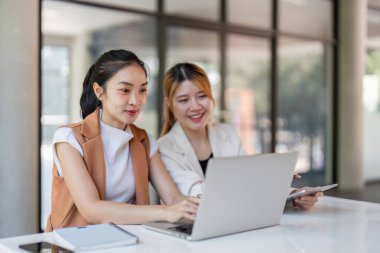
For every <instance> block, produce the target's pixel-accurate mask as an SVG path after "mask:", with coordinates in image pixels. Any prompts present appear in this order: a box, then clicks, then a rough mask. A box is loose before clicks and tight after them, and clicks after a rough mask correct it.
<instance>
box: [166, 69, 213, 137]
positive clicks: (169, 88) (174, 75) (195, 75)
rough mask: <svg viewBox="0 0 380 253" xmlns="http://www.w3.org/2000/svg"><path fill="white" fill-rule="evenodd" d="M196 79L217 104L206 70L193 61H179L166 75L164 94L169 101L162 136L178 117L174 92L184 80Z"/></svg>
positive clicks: (196, 82) (197, 83)
mask: <svg viewBox="0 0 380 253" xmlns="http://www.w3.org/2000/svg"><path fill="white" fill-rule="evenodd" d="M186 80H188V81H195V84H196V85H198V86H199V88H200V89H201V90H202V91H204V93H205V94H206V95H207V97H208V98H210V99H211V101H212V102H213V103H214V104H215V100H214V97H213V96H212V92H211V85H210V81H209V79H208V77H207V74H206V72H205V71H204V70H203V69H202V68H201V67H199V66H198V65H196V64H193V63H188V62H184V63H178V64H176V65H174V66H173V67H172V68H170V69H169V70H168V71H167V72H166V73H165V77H164V96H165V100H166V101H168V105H166V104H165V105H164V122H163V126H162V130H161V136H163V135H165V134H166V133H167V132H169V131H170V129H171V128H172V126H173V125H174V123H175V122H176V119H175V117H174V114H173V99H174V94H175V92H176V90H177V88H178V86H179V85H181V83H183V82H184V81H186Z"/></svg>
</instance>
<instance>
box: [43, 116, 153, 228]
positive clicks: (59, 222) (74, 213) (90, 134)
mask: <svg viewBox="0 0 380 253" xmlns="http://www.w3.org/2000/svg"><path fill="white" fill-rule="evenodd" d="M98 115H99V109H97V110H96V111H95V112H93V113H91V114H90V115H88V116H87V117H86V118H85V119H84V120H83V121H81V122H79V123H76V124H72V125H69V126H68V127H70V128H71V129H72V130H73V133H74V135H75V138H76V139H77V140H78V142H79V144H80V145H81V147H82V149H83V160H84V163H85V165H86V167H87V170H88V173H89V174H90V176H91V178H92V180H93V181H94V183H95V186H96V188H97V190H98V192H99V197H100V199H102V200H103V199H104V195H105V182H106V171H105V170H106V167H105V161H104V150H103V142H102V137H101V135H100V123H99V116H98ZM130 127H131V131H132V134H133V136H134V137H133V138H132V139H131V140H130V141H129V148H130V152H131V158H132V166H133V174H134V179H135V187H136V204H137V205H149V192H148V178H149V175H148V174H149V170H148V164H149V153H150V151H149V150H150V147H149V146H150V145H149V138H148V136H147V134H146V132H145V130H143V129H140V128H138V127H136V126H134V125H132V124H131V125H130ZM125 159H127V157H126V158H125ZM51 200H52V203H51V212H50V216H49V218H48V220H47V226H46V230H45V231H46V232H49V231H52V230H53V229H56V228H61V227H72V226H85V225H88V222H87V221H86V220H85V219H84V218H83V217H82V215H81V214H80V213H79V211H78V209H77V207H76V206H75V203H74V201H73V198H72V197H71V194H70V192H69V190H68V189H67V186H66V184H65V180H64V177H60V176H59V175H58V171H57V168H56V166H55V164H53V185H52V193H51Z"/></svg>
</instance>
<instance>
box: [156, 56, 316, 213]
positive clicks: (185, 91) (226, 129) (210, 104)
mask: <svg viewBox="0 0 380 253" xmlns="http://www.w3.org/2000/svg"><path fill="white" fill-rule="evenodd" d="M164 94H165V102H164V103H165V104H164V124H163V129H162V132H161V138H160V139H159V140H158V146H159V153H160V156H161V159H162V161H163V162H164V164H165V166H166V168H167V170H168V171H169V173H170V175H171V176H172V178H173V179H174V182H175V183H176V184H177V186H178V189H179V190H180V191H181V193H182V194H184V195H189V196H200V195H202V193H203V188H204V182H205V172H206V168H207V163H208V161H209V159H210V158H212V157H227V156H237V155H244V154H245V152H244V150H243V149H242V145H241V142H240V139H239V136H238V134H237V132H236V131H235V129H234V127H233V126H231V125H229V124H221V123H216V124H212V123H211V122H210V121H211V118H212V117H213V114H214V106H215V100H214V98H213V96H212V92H211V85H210V81H209V79H208V77H207V74H206V73H205V71H204V70H203V69H202V68H200V67H199V66H197V65H195V64H192V63H179V64H176V65H175V66H173V67H172V68H170V69H169V70H168V71H167V72H166V74H165V78H164ZM320 195H321V193H318V194H316V195H315V196H307V197H302V198H298V199H295V200H294V201H293V205H294V206H296V207H298V208H301V209H305V210H306V209H309V208H311V207H312V206H313V205H314V203H315V202H316V201H317V197H318V196H320Z"/></svg>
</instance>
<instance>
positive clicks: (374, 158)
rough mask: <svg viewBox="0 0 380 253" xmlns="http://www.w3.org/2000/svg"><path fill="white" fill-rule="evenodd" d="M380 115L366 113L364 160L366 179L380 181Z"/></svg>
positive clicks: (364, 120) (364, 119)
mask: <svg viewBox="0 0 380 253" xmlns="http://www.w3.org/2000/svg"><path fill="white" fill-rule="evenodd" d="M379 129H380V114H375V113H364V118H363V158H364V159H363V160H364V179H365V180H366V181H377V180H380V130H379Z"/></svg>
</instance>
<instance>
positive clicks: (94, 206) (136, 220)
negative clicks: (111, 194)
mask: <svg viewBox="0 0 380 253" xmlns="http://www.w3.org/2000/svg"><path fill="white" fill-rule="evenodd" d="M79 212H80V213H81V215H82V216H83V217H84V219H85V220H86V221H87V222H89V223H91V224H98V223H107V222H113V223H115V224H142V223H147V222H154V221H163V220H167V215H166V213H167V211H166V206H165V205H132V204H127V203H119V202H113V201H104V200H98V201H95V202H94V203H91V204H89V205H88V206H87V207H86V208H82V210H79Z"/></svg>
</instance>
